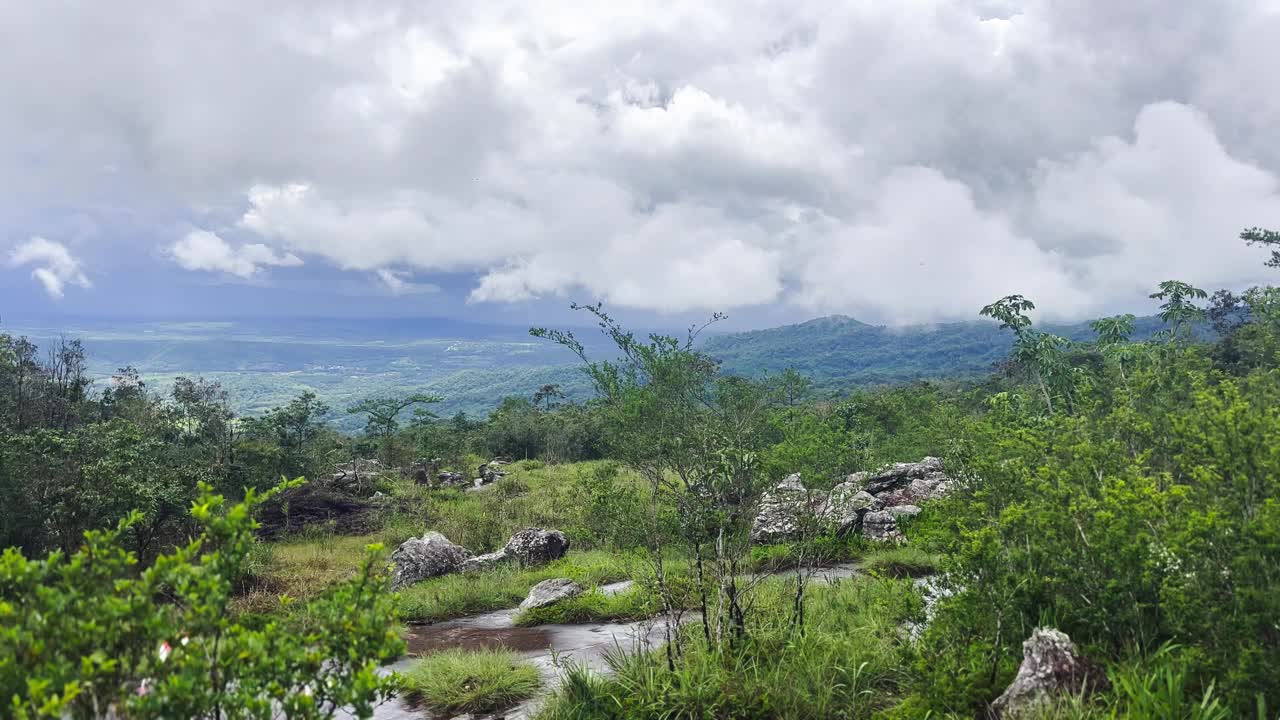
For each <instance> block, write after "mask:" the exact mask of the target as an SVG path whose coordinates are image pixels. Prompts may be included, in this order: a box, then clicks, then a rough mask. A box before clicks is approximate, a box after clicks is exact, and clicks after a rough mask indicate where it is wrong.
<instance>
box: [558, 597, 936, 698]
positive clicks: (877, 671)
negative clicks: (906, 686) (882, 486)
mask: <svg viewBox="0 0 1280 720" xmlns="http://www.w3.org/2000/svg"><path fill="white" fill-rule="evenodd" d="M788 585H789V584H788V583H786V582H784V581H781V580H774V581H770V582H769V583H767V584H766V585H765V586H763V587H762V588H761V589H760V592H759V593H758V594H757V595H756V597H755V601H756V603H757V604H758V605H759V608H760V609H759V611H758V612H756V613H753V614H752V616H751V617H752V618H753V620H752V621H751V623H752V625H751V627H750V632H749V633H748V635H747V637H748V639H747V640H745V641H744V642H743V643H742V644H741V645H738V646H736V647H734V648H731V649H724V648H717V647H715V646H712V645H708V644H707V643H706V642H705V641H704V640H701V639H700V638H699V636H698V635H697V634H696V633H691V634H690V637H689V638H688V647H687V649H686V652H685V653H684V654H683V655H682V656H681V657H680V658H679V659H678V661H677V664H676V665H675V667H674V668H668V667H667V665H666V662H665V658H664V656H663V655H662V654H661V653H652V654H641V655H625V654H621V653H619V654H615V655H613V656H611V657H610V658H609V660H610V664H611V666H612V669H613V670H614V672H615V673H616V674H615V676H613V677H609V678H603V679H601V678H592V677H589V676H587V674H586V673H587V671H585V670H583V669H581V668H570V669H569V672H568V674H567V677H566V679H565V683H564V686H563V687H562V688H561V689H560V690H559V691H558V692H557V694H556V695H555V696H554V697H553V698H552V700H551V702H550V704H549V707H548V709H547V716H548V717H550V718H554V719H557V720H559V719H569V718H574V719H577V718H581V719H583V720H585V719H586V718H601V719H607V718H671V717H725V718H766V717H767V718H796V719H801V718H819V717H821V718H869V717H873V716H875V714H876V713H877V712H878V711H880V710H882V709H883V708H884V706H885V705H886V704H887V703H886V701H887V697H886V696H887V695H888V694H891V693H892V692H893V690H894V689H895V688H896V687H898V685H899V683H900V682H901V680H902V677H903V676H902V673H901V671H900V670H899V663H900V653H901V652H902V646H901V645H900V644H899V642H900V640H899V638H900V637H901V635H900V633H899V630H898V627H897V624H898V623H900V622H903V621H905V620H907V619H908V618H911V617H914V616H915V614H916V613H917V612H918V610H919V605H918V603H919V601H918V599H917V598H916V597H915V595H914V593H913V592H912V591H911V587H910V585H909V583H906V582H903V581H880V580H863V581H854V580H849V581H843V582H841V583H838V584H837V585H835V586H821V587H815V588H814V590H813V591H812V592H813V595H814V600H813V603H812V611H811V612H812V616H811V618H810V622H809V623H808V625H807V626H806V629H805V632H804V633H803V634H798V633H797V632H796V631H795V628H794V627H793V626H791V624H790V623H789V622H788V621H787V618H788V612H789V607H790V603H791V595H792V592H793V590H792V589H791V588H790V587H789V586H788Z"/></svg>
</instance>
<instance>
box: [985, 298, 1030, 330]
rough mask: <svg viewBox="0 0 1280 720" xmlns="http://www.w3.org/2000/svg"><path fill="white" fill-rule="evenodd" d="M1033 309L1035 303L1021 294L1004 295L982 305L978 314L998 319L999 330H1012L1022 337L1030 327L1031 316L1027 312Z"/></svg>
mask: <svg viewBox="0 0 1280 720" xmlns="http://www.w3.org/2000/svg"><path fill="white" fill-rule="evenodd" d="M1035 309H1036V304H1035V303H1033V302H1031V301H1030V300H1028V299H1026V298H1024V297H1023V296H1021V295H1006V296H1004V297H1002V298H1000V299H999V300H997V301H995V302H993V303H991V304H990V305H987V306H985V307H983V308H982V310H980V311H979V312H978V314H979V315H982V316H983V317H989V318H992V319H995V320H999V321H1000V329H1001V330H1004V329H1008V330H1012V331H1013V334H1014V335H1016V336H1018V337H1022V335H1023V334H1024V333H1026V332H1028V331H1029V330H1030V329H1031V318H1030V317H1027V313H1028V312H1030V311H1032V310H1035Z"/></svg>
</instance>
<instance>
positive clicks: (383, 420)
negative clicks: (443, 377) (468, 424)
mask: <svg viewBox="0 0 1280 720" xmlns="http://www.w3.org/2000/svg"><path fill="white" fill-rule="evenodd" d="M443 400H444V398H442V397H440V396H439V395H428V394H426V393H414V394H412V395H406V396H403V397H379V398H368V399H366V400H362V401H360V402H358V403H356V404H355V405H352V406H351V407H349V408H347V414H349V415H360V414H363V415H367V416H368V417H367V419H366V421H365V426H364V431H365V433H366V434H367V435H369V436H371V437H374V438H377V439H378V442H379V445H380V446H381V449H380V452H381V454H382V461H383V462H385V463H387V464H388V465H391V464H394V462H395V453H394V445H395V437H396V431H397V430H399V429H400V421H399V420H398V418H399V416H400V413H402V412H404V411H405V410H407V409H409V408H411V407H413V406H415V405H432V404H435V403H438V402H443ZM422 410H425V409H422ZM431 417H433V418H434V417H435V416H434V415H431Z"/></svg>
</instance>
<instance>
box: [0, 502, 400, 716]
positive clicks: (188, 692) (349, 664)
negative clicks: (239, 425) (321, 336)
mask: <svg viewBox="0 0 1280 720" xmlns="http://www.w3.org/2000/svg"><path fill="white" fill-rule="evenodd" d="M201 493H202V494H201V496H200V499H199V500H198V501H197V502H196V503H195V504H194V506H193V507H192V509H191V515H192V517H193V518H194V519H195V521H196V522H197V523H198V524H199V526H200V527H201V528H202V532H201V534H200V535H199V536H198V537H197V538H196V539H195V540H193V541H191V542H190V543H188V544H187V545H185V546H183V547H180V548H178V549H177V550H175V551H174V552H172V553H170V554H164V555H160V556H159V557H157V558H156V560H155V563H154V564H153V565H151V566H150V567H147V568H145V569H141V570H140V569H139V568H138V567H137V557H136V556H135V555H134V554H133V553H131V552H129V551H126V550H125V549H124V548H123V547H122V546H121V539H122V537H123V536H124V535H125V534H126V533H127V532H128V530H129V528H130V527H131V526H132V525H133V524H134V523H136V522H137V521H138V519H139V514H138V513H133V514H130V515H129V516H128V517H127V518H126V519H125V520H123V521H122V522H121V523H120V524H119V526H118V527H117V529H116V530H113V531H90V532H87V533H85V535H84V544H83V545H82V546H81V547H80V548H79V549H78V550H76V551H75V552H73V553H70V554H64V553H62V552H54V553H51V554H50V555H49V556H48V558H46V559H44V560H28V559H27V558H25V557H23V556H22V554H21V553H19V552H18V551H17V550H16V549H14V548H10V549H8V550H6V551H5V552H4V555H3V556H2V557H0V698H3V702H4V704H5V710H6V714H8V715H10V716H12V717H16V718H35V717H76V718H79V717H101V716H103V715H105V714H108V712H109V711H112V710H114V712H116V713H119V714H122V715H124V716H127V717H131V718H178V717H181V718H237V717H261V716H263V715H264V714H265V713H268V712H270V711H271V710H272V709H273V708H274V709H276V710H277V711H278V712H280V713H282V714H283V715H285V716H287V717H296V718H318V717H331V716H332V715H333V714H334V713H335V712H336V711H338V710H339V709H342V708H347V709H348V710H350V711H352V712H354V714H355V715H357V716H359V717H369V716H371V715H372V712H373V710H372V708H373V707H374V705H375V704H376V703H377V702H379V701H380V700H381V699H383V698H385V697H387V695H388V694H389V693H390V692H391V691H392V689H393V681H392V680H389V679H386V678H382V677H379V675H378V673H377V668H378V666H379V665H381V664H383V663H385V662H387V661H389V660H391V659H393V658H395V657H396V656H397V655H398V654H399V653H400V652H401V651H402V648H403V644H402V643H401V642H400V640H399V638H398V637H397V636H396V635H395V633H394V632H393V631H392V630H391V626H392V625H391V623H392V620H393V611H392V605H391V603H392V596H391V595H390V594H389V592H388V590H387V580H386V577H385V576H384V574H383V572H382V565H381V563H379V562H376V561H375V559H374V558H375V557H376V556H375V555H373V554H371V555H370V556H369V558H368V560H367V561H366V562H365V563H364V565H363V566H362V567H361V568H360V571H359V573H358V574H357V576H356V577H355V578H353V579H351V580H349V581H347V582H344V583H342V584H339V585H337V586H335V587H334V588H332V589H331V590H330V591H329V592H327V593H326V594H324V595H323V596H322V597H320V598H318V599H316V600H314V601H312V602H311V603H309V604H308V605H307V606H306V608H305V612H302V613H298V614H295V615H291V616H289V618H287V619H280V620H272V621H268V622H266V623H265V624H264V625H263V626H262V627H258V628H250V627H247V626H245V625H243V624H241V623H239V622H237V621H235V620H234V619H233V618H232V613H231V612H230V603H231V600H232V595H233V592H234V587H235V582H236V580H237V578H239V577H241V575H242V574H243V571H244V567H245V563H246V559H247V558H248V557H249V556H250V555H251V553H252V551H253V547H254V544H255V540H254V538H253V528H254V522H253V519H252V516H251V512H252V510H253V508H254V507H256V506H257V505H258V504H259V502H260V501H261V498H259V497H257V496H255V495H254V494H253V493H252V492H250V493H249V494H248V496H247V497H246V499H245V501H244V502H243V503H240V504H237V505H232V506H228V505H227V503H226V502H225V501H224V500H223V498H222V497H220V496H217V495H213V494H212V493H211V491H210V490H209V488H207V487H202V489H201ZM267 495H270V493H267ZM373 552H376V549H374V550H373Z"/></svg>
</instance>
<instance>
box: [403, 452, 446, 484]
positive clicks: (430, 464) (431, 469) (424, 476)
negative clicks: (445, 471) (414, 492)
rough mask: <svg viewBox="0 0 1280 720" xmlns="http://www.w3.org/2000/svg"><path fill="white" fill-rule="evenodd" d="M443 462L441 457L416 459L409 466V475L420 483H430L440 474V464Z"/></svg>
mask: <svg viewBox="0 0 1280 720" xmlns="http://www.w3.org/2000/svg"><path fill="white" fill-rule="evenodd" d="M442 462H443V461H442V460H441V459H440V458H432V459H430V460H415V461H413V464H412V465H410V466H409V476H410V477H412V478H413V481H414V482H415V483H417V484H419V485H430V484H432V482H433V481H434V479H435V478H436V476H437V475H439V474H440V464H441V463H442Z"/></svg>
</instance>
